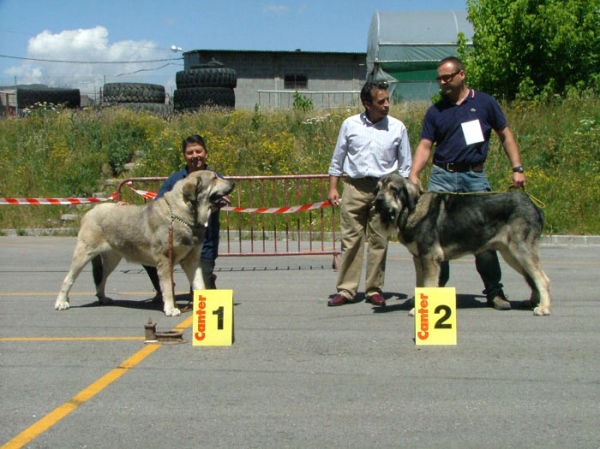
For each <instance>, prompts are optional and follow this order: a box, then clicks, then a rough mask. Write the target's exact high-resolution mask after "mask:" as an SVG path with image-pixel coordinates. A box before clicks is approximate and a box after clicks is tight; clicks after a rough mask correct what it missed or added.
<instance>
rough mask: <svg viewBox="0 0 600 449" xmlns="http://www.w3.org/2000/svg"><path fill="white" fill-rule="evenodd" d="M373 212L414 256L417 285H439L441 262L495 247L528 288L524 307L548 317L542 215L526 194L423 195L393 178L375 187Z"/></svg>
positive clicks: (413, 187) (417, 187) (384, 180)
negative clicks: (523, 279) (542, 252)
mask: <svg viewBox="0 0 600 449" xmlns="http://www.w3.org/2000/svg"><path fill="white" fill-rule="evenodd" d="M375 210H376V211H377V213H379V214H380V216H381V221H382V224H383V225H384V228H385V229H386V230H387V232H388V233H389V234H390V235H392V234H396V235H397V236H398V239H399V240H400V242H401V243H402V244H404V245H405V246H406V247H407V248H408V250H409V251H410V253H411V254H412V255H413V259H414V262H415V270H416V274H417V286H418V287H437V286H438V278H439V274H440V263H441V262H442V261H444V260H451V259H456V258H458V257H461V256H463V255H465V254H469V253H471V254H477V253H479V252H481V251H485V250H489V249H495V250H497V251H499V252H500V254H502V257H503V258H504V260H505V261H506V262H507V263H508V264H509V265H510V266H511V267H512V268H514V269H515V270H516V271H517V272H518V273H520V274H521V275H523V277H524V278H525V281H526V282H527V284H529V286H530V287H531V297H530V299H529V301H528V302H527V304H526V305H527V306H529V307H531V308H533V313H534V315H550V313H551V310H550V309H551V297H550V279H548V276H546V273H544V271H543V270H542V268H541V266H540V254H539V242H540V237H541V235H542V228H543V225H544V217H543V214H542V212H541V211H540V210H539V209H538V208H537V207H536V206H535V205H534V204H533V203H532V202H531V200H530V199H529V198H528V197H526V196H525V195H523V194H521V193H519V192H505V193H481V194H477V193H475V194H455V193H435V192H426V193H423V192H421V189H420V188H419V186H417V185H416V184H414V183H412V182H411V181H409V180H407V179H404V178H403V177H401V176H400V175H398V174H392V175H389V176H386V177H383V178H382V179H381V180H379V183H378V184H377V187H376V198H375ZM412 314H414V309H413V310H412V311H411V315H412Z"/></svg>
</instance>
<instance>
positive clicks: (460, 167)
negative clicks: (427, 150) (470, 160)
mask: <svg viewBox="0 0 600 449" xmlns="http://www.w3.org/2000/svg"><path fill="white" fill-rule="evenodd" d="M433 165H435V166H436V167H440V168H443V169H444V170H446V171H447V172H450V173H455V172H458V173H464V172H468V171H474V172H475V173H481V172H482V171H483V164H474V165H473V164H462V163H460V162H446V163H441V162H434V163H433Z"/></svg>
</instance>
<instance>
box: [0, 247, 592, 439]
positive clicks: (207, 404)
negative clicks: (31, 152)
mask: <svg viewBox="0 0 600 449" xmlns="http://www.w3.org/2000/svg"><path fill="white" fill-rule="evenodd" d="M74 246H75V239H74V238H70V237H0V285H1V286H2V287H1V289H0V310H1V313H0V360H1V363H0V397H1V398H2V407H1V408H0V422H1V423H2V424H1V425H0V445H2V444H5V446H1V447H23V446H26V447H31V448H47V447H56V448H58V447H60V448H84V447H86V448H115V447H127V448H148V447H192V446H193V447H201V448H217V447H223V448H231V447H248V448H250V447H255V448H284V447H291V448H309V447H311V448H312V447H315V448H316V447H319V448H321V447H348V448H350V447H352V448H354V447H357V448H358V447H363V448H364V447H373V448H375V447H377V448H381V447H432V448H433V447H444V448H449V447H461V448H464V447H491V448H493V447H498V448H499V447H502V448H506V447H519V448H520V447H544V448H547V447H577V448H598V447H600V430H598V422H600V369H599V368H600V365H599V358H598V350H599V349H598V348H599V347H600V345H599V343H600V333H599V330H598V322H599V318H600V302H599V301H598V288H599V286H600V284H599V281H598V276H599V273H600V270H599V268H600V256H599V251H600V246H596V245H573V244H570V245H545V246H543V247H542V259H543V267H544V269H545V270H546V272H547V274H548V276H549V277H550V279H551V280H552V292H553V297H554V302H553V315H552V316H550V317H534V316H533V315H532V313H531V311H525V310H518V309H517V308H516V306H517V305H518V302H519V301H520V300H524V299H526V298H527V297H528V295H529V292H528V291H527V290H526V285H525V283H524V281H523V280H522V279H521V278H520V277H519V276H518V275H517V274H516V273H514V272H513V271H512V270H511V269H510V268H509V267H508V266H507V265H506V264H504V263H503V265H502V266H503V269H504V283H505V286H506V292H507V293H508V295H509V296H510V300H511V301H512V302H513V305H514V306H515V309H513V310H511V311H508V312H499V311H495V310H493V309H489V308H486V307H484V303H485V298H484V297H483V296H481V294H480V292H481V289H482V287H481V285H480V284H481V281H480V279H479V278H478V275H477V273H476V271H475V268H474V264H473V259H472V257H465V258H464V259H461V260H458V261H455V262H453V263H452V264H451V283H452V285H453V286H455V287H456V289H457V293H458V311H457V329H458V344H457V345H456V346H427V347H423V346H415V344H414V341H413V335H414V319H413V318H411V317H409V316H408V315H407V312H408V310H409V306H408V304H407V303H406V300H407V298H408V297H409V296H412V295H413V291H414V290H413V289H414V274H413V267H412V261H411V258H410V257H409V255H408V253H407V252H406V250H405V249H404V248H403V247H402V246H401V245H399V244H391V246H390V252H389V258H388V269H387V273H388V274H387V279H386V291H385V295H386V296H387V297H388V298H390V299H389V300H388V307H386V308H385V309H377V308H373V307H372V306H371V305H370V304H366V303H364V302H359V303H357V304H352V305H346V306H343V307H338V308H328V307H326V301H327V299H328V297H329V295H331V294H333V293H334V292H335V289H334V287H335V280H336V273H335V272H333V271H332V269H331V257H329V256H314V257H313V256H302V257H296V256H291V257H248V258H233V257H231V258H221V259H219V261H218V272H217V274H218V280H217V284H218V286H219V287H220V288H227V289H233V291H234V311H235V343H234V344H233V345H232V346H230V347H193V346H192V345H191V343H187V344H177V345H166V344H162V345H161V344H159V345H149V344H145V343H144V324H145V323H147V322H148V320H149V319H152V320H153V321H154V322H156V323H157V325H158V329H159V330H170V329H173V328H176V327H179V328H181V329H183V330H184V338H185V339H186V340H188V342H189V341H190V340H191V328H190V324H191V321H190V320H191V313H190V312H187V313H184V314H183V315H182V316H180V317H175V318H167V317H165V316H164V315H163V314H162V312H161V311H160V310H158V309H157V308H156V307H155V306H153V304H152V303H151V301H150V298H151V297H152V292H151V284H150V281H149V280H148V278H147V276H146V274H145V273H144V272H143V270H141V267H139V266H137V265H134V264H128V263H126V262H122V263H121V265H120V266H119V267H118V268H117V270H116V272H115V273H114V274H113V275H112V276H111V278H109V281H108V294H109V296H111V297H112V298H113V299H114V300H115V304H114V305H113V306H106V307H100V306H98V305H97V303H96V301H95V297H94V293H93V291H94V289H93V283H92V276H91V267H87V268H86V270H85V271H84V272H83V273H82V275H81V277H80V278H79V279H78V280H77V282H76V283H75V286H74V289H73V291H72V294H71V305H72V308H71V309H69V310H68V311H65V312H56V311H54V309H53V305H54V300H55V298H56V294H57V292H58V289H59V287H60V284H61V282H62V279H63V278H64V276H65V274H66V272H67V271H68V266H69V263H70V258H71V254H72V250H73V248H74ZM187 289H188V286H187V283H186V281H185V279H184V275H183V273H181V272H180V271H178V272H177V287H176V290H177V293H178V299H179V305H180V306H182V307H183V306H185V305H186V304H187V296H186V294H185V293H186V292H187Z"/></svg>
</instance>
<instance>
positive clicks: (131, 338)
mask: <svg viewBox="0 0 600 449" xmlns="http://www.w3.org/2000/svg"><path fill="white" fill-rule="evenodd" d="M136 340H145V338H144V337H0V341H136Z"/></svg>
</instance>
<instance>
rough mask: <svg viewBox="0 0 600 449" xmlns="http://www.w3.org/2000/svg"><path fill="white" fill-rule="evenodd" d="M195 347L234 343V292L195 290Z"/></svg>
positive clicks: (193, 333) (193, 338)
mask: <svg viewBox="0 0 600 449" xmlns="http://www.w3.org/2000/svg"><path fill="white" fill-rule="evenodd" d="M192 323H193V329H192V345H193V346H230V345H231V344H232V343H233V290H194V315H193V321H192Z"/></svg>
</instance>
